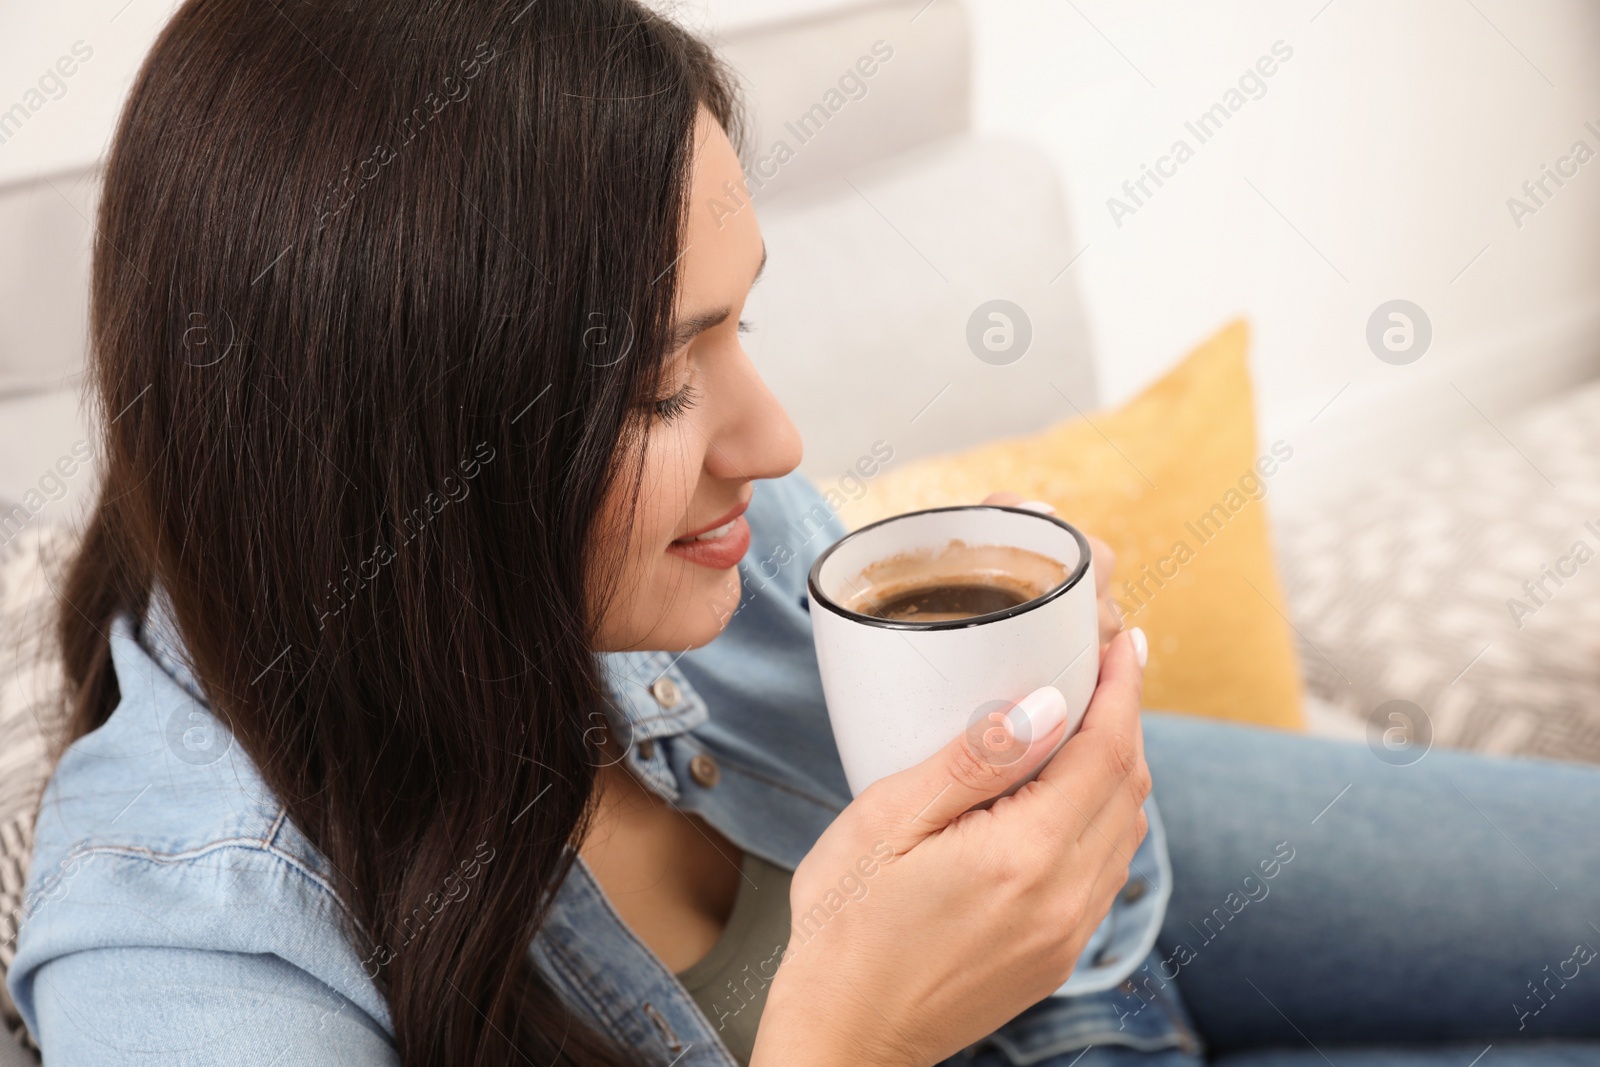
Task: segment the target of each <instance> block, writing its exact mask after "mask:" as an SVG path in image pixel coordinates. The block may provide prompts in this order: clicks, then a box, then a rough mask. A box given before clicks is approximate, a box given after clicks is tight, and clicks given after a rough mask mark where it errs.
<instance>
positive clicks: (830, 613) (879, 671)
mask: <svg viewBox="0 0 1600 1067" xmlns="http://www.w3.org/2000/svg"><path fill="white" fill-rule="evenodd" d="M954 540H961V541H965V542H966V543H967V544H970V545H1005V546H1009V547H1015V548H1022V549H1027V550H1029V551H1031V552H1037V553H1039V554H1041V555H1044V556H1048V557H1050V558H1051V559H1054V560H1056V561H1058V562H1060V563H1061V564H1062V565H1063V566H1064V567H1065V568H1066V570H1067V574H1068V577H1067V580H1066V581H1065V582H1063V583H1061V584H1060V585H1058V586H1056V587H1055V588H1054V589H1051V590H1050V591H1049V592H1047V593H1045V594H1043V595H1042V596H1039V597H1036V598H1034V599H1033V600H1029V601H1026V602H1025V603H1022V604H1018V605H1016V606H1015V607H1011V608H1007V609H1005V610H1004V611H996V612H991V613H989V614H986V615H975V616H972V617H970V618H966V619H954V620H949V621H943V622H911V621H902V620H892V619H880V618H876V617H874V616H871V615H863V614H860V613H858V612H854V611H851V610H849V609H848V608H846V607H844V604H845V603H846V602H847V601H848V600H849V598H850V596H851V595H852V594H854V593H855V592H856V588H857V587H856V586H855V585H854V584H853V583H854V582H855V580H856V579H858V578H859V576H860V575H861V572H862V571H864V570H865V569H866V568H867V566H868V565H869V564H872V563H874V562H876V561H878V560H882V559H886V558H888V557H891V556H894V555H897V554H899V553H902V552H912V551H916V550H919V549H923V550H932V551H938V550H939V549H942V548H944V547H945V546H946V545H948V544H949V543H950V542H951V541H954ZM806 584H807V593H808V595H809V597H810V600H811V636H812V639H813V640H814V641H815V643H816V648H817V662H818V665H819V666H820V668H821V670H822V691H823V695H824V696H825V697H826V699H827V703H828V719H829V721H830V722H831V723H832V724H833V736H834V740H835V742H836V743H837V744H838V747H839V755H840V757H841V759H842V760H843V761H844V772H845V777H846V778H847V779H848V781H849V784H850V791H851V793H852V794H853V795H859V794H860V793H861V791H862V790H863V789H865V788H866V787H867V786H869V785H871V784H872V783H873V782H875V781H877V780H878V779H879V778H882V777H884V776H885V775H889V774H894V773H895V772H897V771H901V770H904V769H906V768H907V767H911V766H913V765H915V764H917V763H920V762H922V761H923V760H925V759H927V758H928V757H930V756H932V755H933V754H934V753H936V752H938V751H939V750H940V749H941V748H943V747H944V746H945V745H947V744H948V743H949V742H950V741H951V739H953V738H955V737H957V736H959V735H961V734H963V733H965V734H966V735H967V737H968V738H969V740H970V741H971V742H972V743H973V745H974V746H975V747H976V748H977V749H978V750H979V751H981V752H983V753H984V754H985V758H988V759H990V760H991V761H993V762H997V763H999V762H1014V761H1015V760H1017V759H1021V758H1023V757H1024V754H1025V750H1026V748H1027V744H1028V741H1029V740H1030V739H1029V738H1028V737H1027V736H1025V730H1024V731H1023V732H1020V733H1017V734H1015V735H1014V736H1013V735H1010V734H1007V733H1004V732H997V731H1001V725H1000V718H1001V717H1002V716H1004V715H1005V714H1006V713H1007V712H1008V711H1010V710H1011V709H1012V708H1013V707H1014V706H1015V704H1016V702H1017V701H1019V700H1021V699H1022V698H1023V697H1025V696H1027V695H1028V694H1029V693H1031V692H1033V691H1034V690H1035V689H1038V688H1040V687H1041V686H1046V685H1053V686H1055V687H1056V688H1057V689H1059V690H1060V691H1061V694H1062V695H1063V696H1064V697H1065V698H1066V703H1067V728H1066V729H1065V730H1064V731H1063V732H1062V735H1061V740H1060V742H1058V743H1057V744H1056V745H1054V746H1052V748H1051V749H1050V751H1049V753H1047V754H1045V755H1043V756H1038V757H1030V758H1036V759H1037V765H1036V766H1035V767H1034V768H1033V770H1032V772H1031V773H1030V774H1028V775H1027V777H1025V778H1024V779H1023V780H1022V781H1019V782H1018V783H1017V784H1016V785H1014V786H1012V787H1011V788H1010V789H1008V790H1006V793H1011V792H1014V791H1015V790H1016V789H1018V788H1020V787H1021V785H1022V784H1023V782H1025V781H1028V780H1031V779H1032V778H1033V777H1034V776H1035V775H1036V774H1037V773H1038V771H1039V770H1040V769H1041V768H1042V767H1043V766H1044V764H1045V763H1046V762H1047V761H1048V759H1049V757H1050V756H1053V755H1055V753H1056V752H1057V751H1058V750H1059V749H1060V747H1061V745H1062V744H1065V743H1066V741H1067V738H1069V737H1071V736H1072V735H1073V734H1074V733H1075V732H1077V729H1078V725H1079V724H1080V722H1081V721H1082V719H1083V713H1084V712H1085V711H1086V710H1087V709H1088V707H1089V698H1090V697H1091V696H1093V695H1094V687H1095V682H1096V681H1097V679H1098V678H1099V673H1100V654H1099V642H1100V631H1099V619H1098V615H1097V613H1096V607H1095V589H1094V574H1093V570H1092V568H1091V567H1090V555H1089V542H1088V541H1087V540H1085V539H1084V536H1083V534H1081V533H1079V532H1078V531H1077V530H1076V529H1075V528H1073V527H1072V526H1071V525H1069V524H1068V523H1065V522H1063V521H1061V520H1060V519H1058V518H1056V517H1054V516H1053V515H1046V514H1042V513H1040V512H1037V511H1031V510H1028V509H1026V508H1016V507H1005V506H1002V505H995V504H976V505H971V506H963V507H946V508H929V509H927V510H925V511H913V512H908V513H907V514H904V515H896V516H893V517H892V518H887V519H883V520H880V521H878V522H875V523H872V524H871V525H869V526H863V527H862V528H861V529H859V530H856V531H854V532H853V533H850V534H848V535H846V536H845V537H843V538H841V539H840V540H838V541H836V542H835V543H834V544H833V545H831V546H830V547H829V548H827V549H826V550H825V551H824V552H823V553H822V555H820V556H818V557H817V560H816V562H815V563H814V564H813V565H812V567H811V573H810V575H809V577H808V579H807V583H806ZM1016 718H1017V717H1013V721H1015V719H1016ZM1002 795H1004V794H1002Z"/></svg>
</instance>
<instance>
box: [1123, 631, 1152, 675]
mask: <svg viewBox="0 0 1600 1067" xmlns="http://www.w3.org/2000/svg"><path fill="white" fill-rule="evenodd" d="M1128 636H1129V637H1131V638H1132V639H1133V654H1134V655H1136V656H1138V657H1139V666H1141V667H1143V666H1144V664H1145V660H1147V659H1149V658H1150V639H1149V638H1147V637H1145V635H1144V631H1143V630H1141V629H1139V627H1137V626H1135V627H1134V628H1133V629H1131V630H1129V631H1128Z"/></svg>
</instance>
